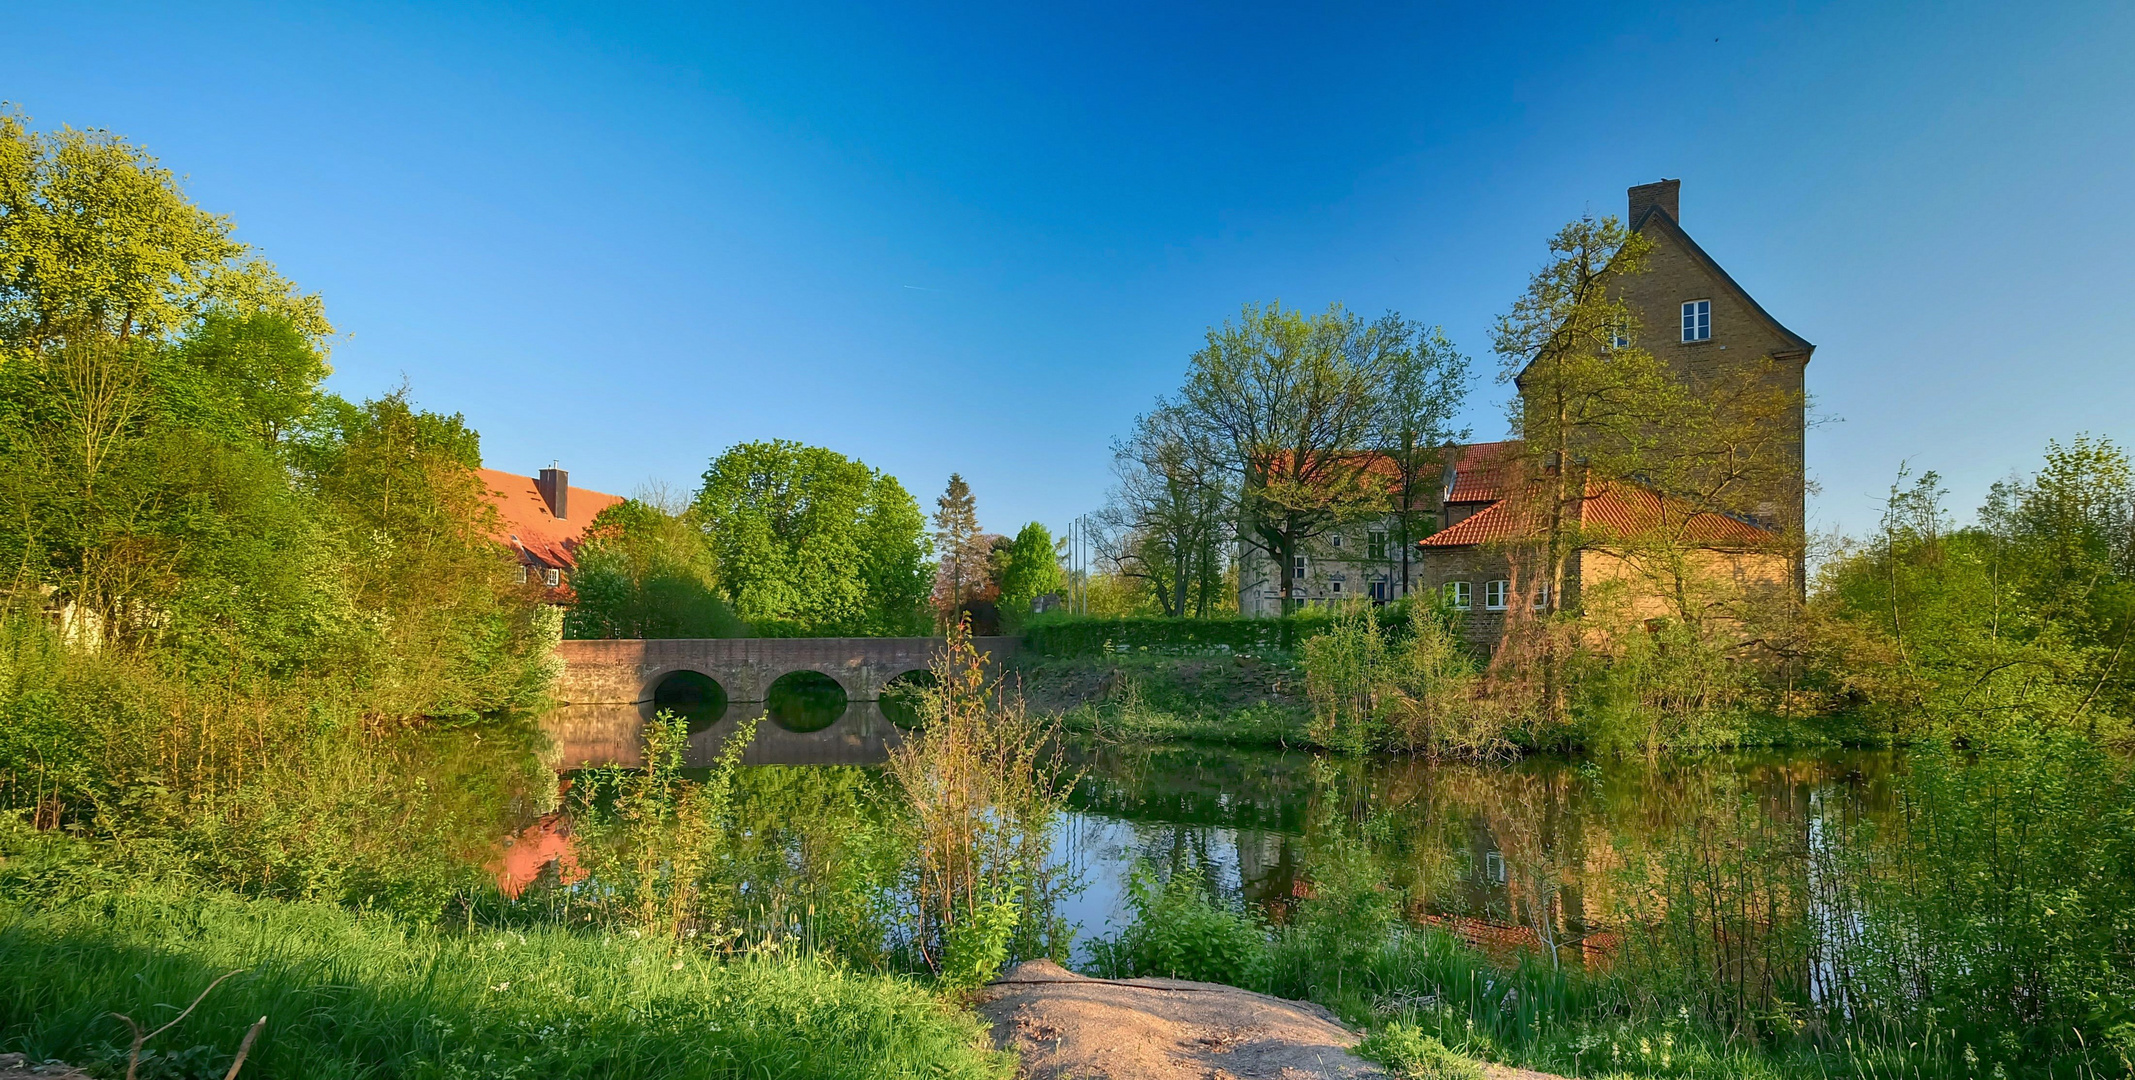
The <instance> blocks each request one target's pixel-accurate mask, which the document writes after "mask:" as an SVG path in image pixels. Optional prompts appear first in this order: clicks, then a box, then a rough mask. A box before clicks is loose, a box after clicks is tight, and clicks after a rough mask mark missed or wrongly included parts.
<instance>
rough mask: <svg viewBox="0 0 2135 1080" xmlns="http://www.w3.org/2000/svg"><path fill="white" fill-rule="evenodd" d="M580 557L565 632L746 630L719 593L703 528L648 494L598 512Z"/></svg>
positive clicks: (676, 634) (643, 634) (650, 634)
mask: <svg viewBox="0 0 2135 1080" xmlns="http://www.w3.org/2000/svg"><path fill="white" fill-rule="evenodd" d="M577 557H578V569H577V570H576V571H574V572H573V573H572V574H571V591H572V593H573V594H574V598H573V600H572V603H571V608H570V611H569V612H568V613H566V614H565V616H564V636H565V637H570V638H710V637H738V636H740V635H741V634H742V633H743V632H744V631H745V630H746V629H747V628H746V627H744V626H743V625H742V624H741V622H740V620H738V619H736V618H734V616H733V613H732V612H730V611H728V610H727V606H726V604H725V603H724V602H722V601H721V600H720V599H719V592H718V585H717V583H716V579H715V578H714V576H713V568H712V553H711V550H710V548H709V547H708V545H707V544H706V542H705V538H704V534H703V533H702V532H700V531H698V530H697V529H695V528H693V527H691V525H690V524H689V522H688V521H686V520H684V519H683V517H682V515H680V514H677V513H670V512H668V511H667V510H665V509H663V508H661V507H660V506H658V505H656V504H655V503H653V502H651V501H648V500H644V499H625V500H623V501H622V502H619V503H616V504H615V505H614V506H610V507H608V508H607V509H605V510H603V511H601V512H600V516H599V517H596V518H594V519H593V523H592V524H591V525H589V526H587V528H586V537H585V541H584V542H583V543H582V544H580V545H579V548H578V552H577Z"/></svg>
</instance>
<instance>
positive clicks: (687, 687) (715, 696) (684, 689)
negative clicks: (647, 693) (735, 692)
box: [651, 671, 727, 732]
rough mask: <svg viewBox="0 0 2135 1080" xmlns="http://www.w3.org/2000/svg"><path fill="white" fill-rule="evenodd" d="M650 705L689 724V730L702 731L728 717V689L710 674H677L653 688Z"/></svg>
mask: <svg viewBox="0 0 2135 1080" xmlns="http://www.w3.org/2000/svg"><path fill="white" fill-rule="evenodd" d="M651 704H652V709H653V710H654V711H656V712H657V711H665V712H671V713H673V714H675V715H676V716H679V717H681V718H682V719H683V720H684V721H686V722H688V724H689V730H690V731H692V732H697V731H703V730H705V729H707V728H709V727H711V726H712V725H713V724H716V723H718V722H719V721H720V719H721V718H723V717H725V716H726V710H727V697H726V688H725V687H723V686H721V685H719V683H718V682H716V681H714V680H713V679H712V678H711V676H709V675H703V674H699V673H698V672H694V671H677V672H674V673H672V674H670V675H668V676H667V677H666V678H664V679H662V680H660V685H658V686H656V687H654V688H653V691H652V703H651Z"/></svg>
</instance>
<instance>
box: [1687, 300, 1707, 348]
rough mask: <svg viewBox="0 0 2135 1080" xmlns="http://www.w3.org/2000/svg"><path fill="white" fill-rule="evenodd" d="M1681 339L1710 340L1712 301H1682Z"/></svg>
mask: <svg viewBox="0 0 2135 1080" xmlns="http://www.w3.org/2000/svg"><path fill="white" fill-rule="evenodd" d="M1683 340H1684V341H1711V340H1712V301H1710V300H1685V301H1683Z"/></svg>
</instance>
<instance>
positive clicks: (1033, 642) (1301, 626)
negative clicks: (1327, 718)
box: [1023, 613, 1328, 656]
mask: <svg viewBox="0 0 2135 1080" xmlns="http://www.w3.org/2000/svg"><path fill="white" fill-rule="evenodd" d="M1327 624H1328V618H1327V616H1325V615H1321V614H1318V613H1307V614H1303V615H1294V616H1289V617H1286V618H1281V619H1246V618H1223V619H1169V618H1156V617H1144V616H1129V617H1123V618H1108V619H1084V618H1076V617H1073V616H1065V615H1059V614H1051V615H1040V616H1034V617H1032V619H1031V620H1030V622H1029V623H1028V624H1027V626H1026V628H1025V630H1024V632H1023V647H1024V648H1026V649H1028V650H1030V651H1031V652H1034V653H1039V654H1043V655H1047V656H1091V655H1096V654H1100V653H1115V652H1136V651H1151V652H1171V653H1190V652H1201V653H1206V652H1224V651H1228V652H1259V653H1266V652H1292V651H1295V650H1296V649H1297V647H1298V646H1299V645H1300V644H1301V643H1303V642H1304V640H1305V639H1306V638H1309V637H1312V636H1313V635H1315V634H1319V633H1323V632H1325V630H1326V629H1327Z"/></svg>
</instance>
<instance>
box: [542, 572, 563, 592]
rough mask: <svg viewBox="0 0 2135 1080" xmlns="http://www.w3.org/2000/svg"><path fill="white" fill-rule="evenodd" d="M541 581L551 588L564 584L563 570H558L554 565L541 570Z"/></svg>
mask: <svg viewBox="0 0 2135 1080" xmlns="http://www.w3.org/2000/svg"><path fill="white" fill-rule="evenodd" d="M541 583H542V584H543V585H546V586H548V587H549V588H551V589H553V588H555V587H556V586H558V585H561V584H563V571H561V570H558V569H556V568H554V567H550V568H549V569H547V570H543V571H542V572H541Z"/></svg>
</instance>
